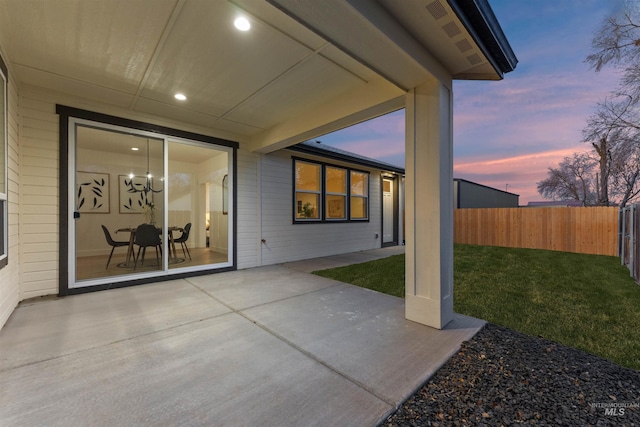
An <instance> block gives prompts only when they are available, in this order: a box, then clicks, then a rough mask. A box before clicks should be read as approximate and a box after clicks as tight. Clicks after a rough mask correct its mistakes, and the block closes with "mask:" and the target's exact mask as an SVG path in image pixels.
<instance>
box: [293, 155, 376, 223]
mask: <svg viewBox="0 0 640 427" xmlns="http://www.w3.org/2000/svg"><path fill="white" fill-rule="evenodd" d="M291 160H292V162H291V164H292V167H291V169H292V185H291V187H292V203H291V205H292V211H291V212H292V219H291V221H292V223H293V224H339V223H344V222H351V223H358V222H369V217H370V211H371V205H370V195H371V172H369V171H366V170H362V169H356V168H351V167H348V166H341V165H336V164H333V163H326V162H322V161H318V160H311V159H307V158H304V157H296V156H292V157H291ZM296 162H303V163H311V164H315V165H319V166H320V193H317V194H319V196H320V202H319V209H320V215H319V218H317V219H305V218H297V217H296V212H297V198H296V193H298V190H297V188H296ZM327 167H330V168H335V169H342V170H344V171H346V185H347V188H346V194H344V197H345V218H340V219H331V218H327V215H326V214H327V212H326V209H325V205H326V197H327V196H332V195H340V196H343V194H338V193H332V192H327V191H326V187H327V185H326V184H327V183H326V176H327ZM351 172H359V173H363V174H365V175H366V176H367V195H366V196H360V197H362V198H365V199H366V200H367V202H366V207H367V217H366V218H356V219H351V195H352V193H351ZM303 192H307V193H310V192H309V191H303Z"/></svg>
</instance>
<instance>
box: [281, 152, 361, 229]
mask: <svg viewBox="0 0 640 427" xmlns="http://www.w3.org/2000/svg"><path fill="white" fill-rule="evenodd" d="M293 168H294V201H293V202H294V206H293V210H294V222H296V223H304V222H341V221H342V222H345V221H353V222H356V221H368V220H369V172H364V171H358V170H352V169H350V168H346V167H340V166H334V165H329V164H324V163H318V162H314V161H310V160H303V159H294V161H293Z"/></svg>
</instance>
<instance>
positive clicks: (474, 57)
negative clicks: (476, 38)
mask: <svg viewBox="0 0 640 427" xmlns="http://www.w3.org/2000/svg"><path fill="white" fill-rule="evenodd" d="M467 60H469V62H470V63H471V65H478V64H480V63H482V59H480V56H479V55H478V54H477V53H474V54H473V55H469V56H467Z"/></svg>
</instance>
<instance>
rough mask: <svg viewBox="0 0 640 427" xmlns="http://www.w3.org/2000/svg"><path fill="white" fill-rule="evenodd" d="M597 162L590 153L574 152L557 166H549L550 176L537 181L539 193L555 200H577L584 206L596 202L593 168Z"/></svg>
mask: <svg viewBox="0 0 640 427" xmlns="http://www.w3.org/2000/svg"><path fill="white" fill-rule="evenodd" d="M595 165H596V162H595V161H594V160H593V158H592V156H590V155H589V154H588V153H573V155H572V156H571V157H565V158H564V160H563V161H561V162H560V164H559V165H558V167H557V168H549V171H548V172H547V174H548V177H547V179H544V180H542V181H540V182H538V183H537V185H538V193H540V194H541V195H542V196H543V197H545V198H548V199H554V200H567V199H569V200H576V201H578V202H580V203H581V204H582V206H593V205H594V204H595V203H596V192H595V191H594V189H595V187H594V181H595V179H594V175H593V169H594V168H595Z"/></svg>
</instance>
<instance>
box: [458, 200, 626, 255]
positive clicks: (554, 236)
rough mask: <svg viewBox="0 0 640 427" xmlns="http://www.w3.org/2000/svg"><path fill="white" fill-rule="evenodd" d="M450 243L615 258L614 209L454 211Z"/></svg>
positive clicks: (615, 229)
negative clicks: (452, 232)
mask: <svg viewBox="0 0 640 427" xmlns="http://www.w3.org/2000/svg"><path fill="white" fill-rule="evenodd" d="M454 215H455V217H454V228H453V230H454V241H455V242H456V243H467V244H472V245H487V246H507V247H512V248H531V249H550V250H554V251H563V252H577V253H584V254H597V255H611V256H616V255H618V208H616V207H584V208H566V207H553V208H491V209H456V210H455V214H454Z"/></svg>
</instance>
